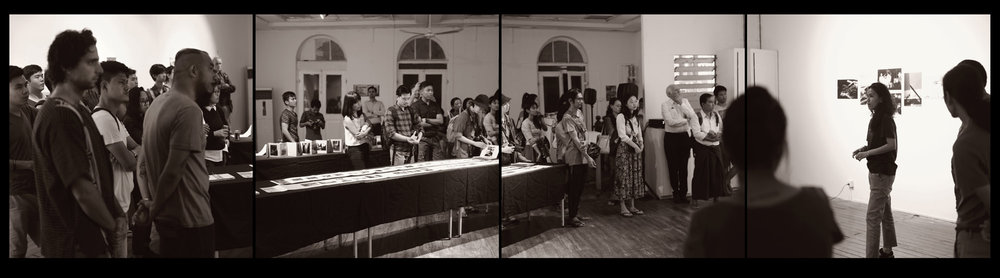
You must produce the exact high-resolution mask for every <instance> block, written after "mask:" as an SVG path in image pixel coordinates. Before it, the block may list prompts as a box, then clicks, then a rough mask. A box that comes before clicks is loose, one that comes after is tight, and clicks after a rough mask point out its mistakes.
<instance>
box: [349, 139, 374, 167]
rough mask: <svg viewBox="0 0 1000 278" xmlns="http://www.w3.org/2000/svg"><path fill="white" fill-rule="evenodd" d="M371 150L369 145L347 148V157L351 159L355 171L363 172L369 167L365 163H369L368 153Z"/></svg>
mask: <svg viewBox="0 0 1000 278" xmlns="http://www.w3.org/2000/svg"><path fill="white" fill-rule="evenodd" d="M371 148H372V147H371V145H368V143H364V144H361V145H359V146H349V147H347V157H348V158H349V159H351V167H353V168H354V170H361V169H365V168H366V167H367V166H365V163H366V162H367V161H368V153H369V152H370V151H371Z"/></svg>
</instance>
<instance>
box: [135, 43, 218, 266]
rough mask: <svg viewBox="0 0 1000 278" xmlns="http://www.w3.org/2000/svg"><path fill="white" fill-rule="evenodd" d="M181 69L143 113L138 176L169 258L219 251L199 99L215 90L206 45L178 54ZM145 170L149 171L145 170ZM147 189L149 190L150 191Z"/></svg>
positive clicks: (207, 255) (163, 251) (203, 255)
mask: <svg viewBox="0 0 1000 278" xmlns="http://www.w3.org/2000/svg"><path fill="white" fill-rule="evenodd" d="M175 61H176V62H175V63H176V65H177V69H178V73H179V74H177V75H175V76H174V77H175V79H174V81H173V82H174V83H173V84H174V86H173V88H171V90H170V91H168V92H166V93H164V94H162V95H160V97H157V98H156V99H155V100H153V104H152V105H150V106H149V110H148V111H147V112H146V118H145V119H144V126H143V129H144V130H145V132H144V133H143V139H142V142H143V145H142V158H141V159H140V166H139V172H140V175H139V176H140V177H145V178H144V182H142V181H141V182H140V183H139V185H140V189H142V188H143V187H145V188H147V190H141V191H143V193H142V194H143V199H144V200H143V201H142V202H141V203H140V206H143V207H148V208H149V211H148V212H149V213H148V216H149V217H148V218H149V219H150V220H152V221H153V225H154V227H155V229H156V232H157V234H158V235H159V238H160V241H159V242H160V244H159V246H160V248H159V252H160V254H161V255H162V256H163V257H167V258H212V257H214V256H215V219H214V218H213V215H212V207H211V198H210V196H209V182H208V169H207V168H206V166H205V144H206V136H205V129H204V123H205V119H204V116H203V114H202V110H201V108H200V107H199V103H198V102H197V101H198V100H204V99H207V98H208V96H209V94H211V93H212V91H213V90H214V87H215V86H214V84H213V83H214V82H213V80H215V79H216V78H217V77H216V74H217V72H216V71H215V69H214V67H213V66H212V59H211V58H210V57H209V56H208V53H206V52H205V51H202V50H198V49H193V48H185V49H182V50H180V51H178V52H177V54H176V55H175ZM143 171H145V174H143ZM147 194H148V195H147Z"/></svg>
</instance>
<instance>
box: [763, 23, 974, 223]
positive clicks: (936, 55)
mask: <svg viewBox="0 0 1000 278" xmlns="http://www.w3.org/2000/svg"><path fill="white" fill-rule="evenodd" d="M759 22H760V26H750V29H753V28H754V27H759V28H760V30H761V38H762V39H761V42H760V44H761V46H762V47H763V48H764V49H772V50H777V52H778V61H779V62H778V71H779V84H780V85H779V87H780V91H781V96H780V99H779V100H780V101H781V104H782V106H783V108H784V109H785V113H786V115H788V149H789V159H790V161H789V162H790V163H789V165H790V169H789V170H790V173H791V177H790V179H791V182H792V183H793V184H797V185H808V186H819V187H822V188H823V189H824V190H825V191H826V193H827V195H830V196H831V197H834V196H836V197H837V198H840V199H845V200H852V201H856V202H861V203H867V200H868V194H869V183H868V169H867V167H866V166H865V165H866V164H865V163H866V161H860V162H859V161H856V160H854V159H852V158H851V152H852V151H853V150H854V149H857V148H858V147H860V146H862V145H864V144H865V138H866V131H867V124H868V120H869V119H870V112H869V111H868V109H867V108H866V106H862V105H861V104H860V100H858V99H838V98H837V90H836V89H837V88H836V86H837V80H838V79H856V80H858V83H859V84H860V85H862V86H867V85H869V84H871V83H873V82H876V81H877V76H876V75H877V71H878V70H879V69H890V68H900V69H902V71H903V72H904V73H908V72H910V73H915V72H919V73H921V75H922V78H921V79H922V82H921V84H920V85H921V86H920V87H921V89H918V90H917V91H918V93H919V95H920V96H922V97H923V103H922V105H921V106H903V107H902V114H901V115H897V116H896V117H895V121H896V125H897V132H898V134H897V135H898V138H899V139H898V157H897V162H896V163H897V164H898V165H899V168H898V170H897V173H896V179H895V182H894V184H893V190H892V193H891V196H892V206H893V209H896V210H900V211H906V212H910V213H914V214H918V215H925V216H930V217H934V218H940V219H945V220H951V221H954V220H955V218H956V213H955V195H954V187H953V186H954V183H953V181H952V176H951V170H950V169H951V168H950V167H951V164H950V161H951V154H952V153H951V147H952V144H953V143H954V139H955V137H956V135H957V132H958V128H959V126H960V125H961V122H960V121H959V120H958V119H954V118H952V117H951V116H950V114H949V112H948V110H947V108H946V107H945V106H944V103H943V101H942V100H941V93H942V92H941V86H940V83H939V82H940V80H941V77H942V76H943V75H944V73H945V72H947V71H948V70H949V69H951V67H953V66H954V65H956V64H957V63H958V62H959V61H961V60H963V59H974V60H977V61H979V62H981V63H982V64H983V66H985V68H986V70H987V72H989V69H990V16H988V15H961V16H945V15H925V16H905V15H891V16H875V15H859V16H840V15H837V16H829V15H806V16H797V15H763V16H761V19H760V21H759ZM986 87H987V90H989V89H988V88H989V84H987V86H986ZM894 92H902V91H901V90H899V91H894ZM849 181H853V182H854V190H850V189H849V188H845V187H844V185H845V184H847V183H848V182H849Z"/></svg>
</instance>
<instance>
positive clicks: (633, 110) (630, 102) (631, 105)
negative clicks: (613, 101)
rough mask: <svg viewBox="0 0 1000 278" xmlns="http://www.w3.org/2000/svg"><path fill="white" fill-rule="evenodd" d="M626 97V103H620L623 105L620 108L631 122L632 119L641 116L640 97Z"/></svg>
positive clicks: (629, 95) (633, 95)
mask: <svg viewBox="0 0 1000 278" xmlns="http://www.w3.org/2000/svg"><path fill="white" fill-rule="evenodd" d="M624 97H625V101H624V103H622V101H619V103H622V104H619V105H621V106H622V107H621V108H620V109H621V113H622V116H624V117H625V119H626V120H631V119H632V118H634V117H635V116H638V114H639V96H636V95H635V94H627V95H625V96H624Z"/></svg>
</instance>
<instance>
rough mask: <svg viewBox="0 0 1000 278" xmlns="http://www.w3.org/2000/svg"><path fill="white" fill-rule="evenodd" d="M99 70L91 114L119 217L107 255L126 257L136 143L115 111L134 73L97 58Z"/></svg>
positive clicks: (126, 98)
mask: <svg viewBox="0 0 1000 278" xmlns="http://www.w3.org/2000/svg"><path fill="white" fill-rule="evenodd" d="M101 69H103V72H102V73H101V75H100V78H99V79H98V86H97V89H98V91H99V92H100V95H101V97H100V101H99V102H98V104H97V106H96V107H95V110H94V113H93V114H91V117H93V118H94V123H96V124H97V130H98V131H100V132H101V136H102V137H104V144H105V146H106V150H105V151H107V152H108V153H109V154H110V157H111V166H112V167H111V169H112V173H113V174H114V196H115V200H116V201H117V204H118V208H120V209H121V212H122V217H116V218H115V223H116V224H117V225H118V229H117V232H116V233H115V234H114V235H112V236H111V238H110V239H109V240H110V244H111V246H110V248H111V257H113V258H127V257H128V246H127V242H128V237H127V236H126V235H127V232H128V222H127V221H126V218H125V217H124V213H125V212H127V211H128V209H129V204H130V203H131V202H132V200H131V199H132V195H131V193H132V188H134V187H135V183H134V182H133V179H132V175H133V172H135V165H136V153H135V151H136V148H138V147H139V145H138V144H136V142H135V141H134V140H132V138H131V136H130V135H129V133H128V129H126V128H125V124H124V123H123V122H122V121H121V118H120V117H119V115H120V114H121V112H123V111H122V105H123V104H124V103H125V102H126V101H127V100H128V95H127V94H126V92H125V87H127V86H128V75H129V74H131V73H135V70H133V69H130V68H129V67H128V66H125V64H122V63H120V62H117V61H105V62H101Z"/></svg>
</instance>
